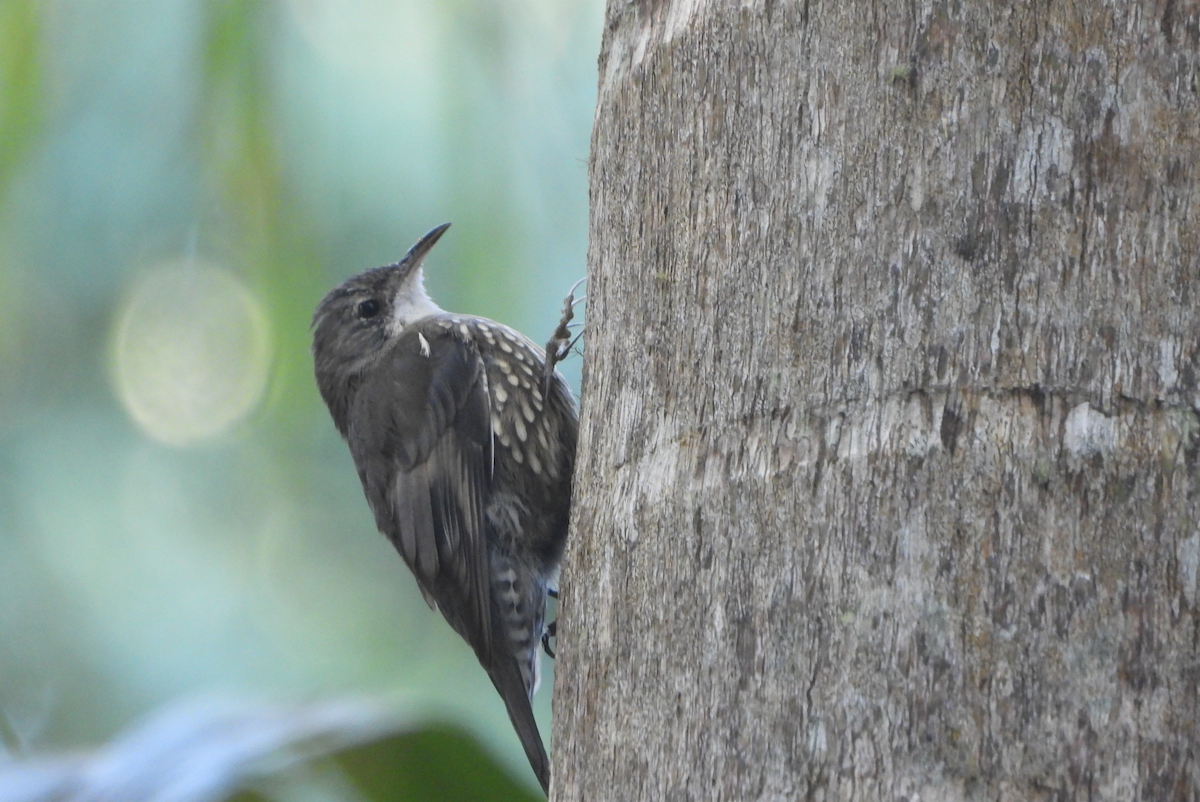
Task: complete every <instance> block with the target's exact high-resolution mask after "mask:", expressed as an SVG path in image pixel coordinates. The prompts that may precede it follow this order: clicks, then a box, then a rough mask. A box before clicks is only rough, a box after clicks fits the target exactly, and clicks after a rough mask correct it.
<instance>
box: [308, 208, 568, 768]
mask: <svg viewBox="0 0 1200 802" xmlns="http://www.w3.org/2000/svg"><path fill="white" fill-rule="evenodd" d="M446 228H448V224H447V225H443V226H439V227H438V228H435V229H434V230H433V231H431V232H429V233H428V234H426V235H425V236H424V237H422V238H421V240H419V241H418V242H417V244H416V245H414V246H413V248H412V249H411V250H410V251H409V252H408V254H407V255H406V256H405V257H404V259H402V260H401V261H400V262H398V263H396V264H394V265H390V266H388V267H381V268H376V269H374V270H368V271H366V272H364V273H360V274H359V275H357V276H354V277H353V278H351V279H349V280H348V281H346V282H345V283H343V284H342V285H341V286H339V287H337V288H335V289H334V290H332V291H331V292H330V293H329V294H328V295H326V296H325V298H324V299H323V300H322V301H321V303H320V304H319V305H318V306H317V310H316V313H315V314H314V316H313V329H314V332H313V361H314V367H315V372H316V378H317V385H318V387H319V389H320V391H321V396H322V398H323V399H324V400H325V403H326V405H327V406H328V407H329V411H330V414H331V415H332V417H333V421H334V424H335V425H336V426H337V429H338V431H339V432H340V433H341V434H342V436H343V437H344V438H345V439H346V442H347V443H348V444H349V446H350V452H351V454H352V455H353V457H354V463H355V465H356V466H357V468H358V475H359V479H360V480H361V481H362V486H363V492H364V493H365V495H366V497H367V502H368V503H369V505H370V507H371V510H372V511H373V512H374V514H375V523H376V525H377V526H378V527H379V530H380V531H381V532H383V533H384V534H385V535H387V537H388V538H389V539H390V540H391V541H392V543H393V544H394V545H395V547H396V549H397V550H398V551H399V552H400V555H401V556H402V557H403V558H404V561H405V562H406V563H407V564H408V566H409V568H410V569H412V572H413V575H414V576H415V577H416V580H417V585H418V586H419V587H420V589H421V592H422V594H423V595H424V596H425V599H426V601H427V602H429V604H430V606H431V607H433V608H434V609H437V610H440V611H441V612H442V615H443V616H445V618H446V620H447V621H448V622H449V623H450V626H452V627H453V628H454V630H455V631H456V632H458V634H459V635H461V636H462V637H463V638H464V639H465V640H466V641H467V643H469V644H470V645H471V647H472V648H473V649H474V650H475V654H476V656H477V657H478V658H479V662H480V664H481V665H482V666H483V667H484V669H485V670H486V671H487V673H488V676H489V677H491V679H492V682H493V684H494V685H495V686H496V689H497V690H498V691H499V692H500V696H501V697H502V698H503V699H504V702H505V705H506V706H507V708H508V714H509V718H510V719H511V720H512V723H513V727H514V728H515V729H516V731H517V734H518V736H519V737H520V739H521V743H522V745H523V746H524V748H525V753H526V755H527V756H528V758H529V762H530V764H531V765H532V766H533V769H534V772H535V773H536V774H537V776H538V779H539V781H540V782H541V784H542V787H543V789H546V790H547V791H548V789H549V777H550V768H549V761H548V759H547V757H546V752H545V748H544V746H543V745H542V740H541V735H540V734H539V732H538V728H537V724H536V723H535V721H534V718H533V709H532V707H531V704H530V700H531V698H532V695H533V691H534V690H535V689H536V686H537V681H538V659H539V653H538V649H539V644H540V641H541V635H542V628H543V613H544V608H545V601H546V595H547V592H548V590H550V589H552V588H554V586H555V583H556V582H557V573H558V564H559V561H560V560H561V557H562V551H563V546H564V544H565V540H566V533H567V520H568V514H569V511H570V503H571V473H572V470H573V465H574V457H575V443H576V438H577V432H578V422H577V418H576V413H575V406H574V401H573V399H572V397H571V393H570V390H569V389H568V388H567V385H566V382H565V381H564V380H563V378H562V376H561V375H559V374H558V373H554V374H553V376H554V378H553V380H552V381H551V382H550V383H549V385H548V387H547V386H546V385H544V384H543V372H544V364H545V354H544V353H543V351H542V349H541V348H539V347H538V346H537V345H535V344H534V343H533V342H532V341H530V340H529V339H527V338H526V337H524V336H522V335H521V334H519V333H517V332H516V331H514V330H512V329H510V328H508V327H507V326H504V325H502V324H500V323H496V322H495V321H491V320H486V319H484V318H477V317H470V316H464V315H454V314H449V313H447V312H445V311H443V310H442V309H440V308H439V307H437V306H436V305H435V304H434V303H433V302H432V301H431V300H430V299H429V297H428V296H427V295H426V294H425V290H424V287H423V279H422V271H421V261H422V259H423V258H424V256H425V255H426V254H427V253H428V252H429V250H430V248H432V247H433V244H434V243H435V242H437V240H438V238H439V237H440V236H441V235H442V234H443V233H444V232H445V230H446Z"/></svg>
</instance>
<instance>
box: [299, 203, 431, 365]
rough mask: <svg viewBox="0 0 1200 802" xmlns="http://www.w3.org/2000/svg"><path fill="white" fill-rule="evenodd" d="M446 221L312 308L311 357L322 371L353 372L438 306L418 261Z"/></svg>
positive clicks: (354, 277) (337, 289)
mask: <svg viewBox="0 0 1200 802" xmlns="http://www.w3.org/2000/svg"><path fill="white" fill-rule="evenodd" d="M449 227H450V224H449V223H443V224H442V225H440V226H438V227H437V228H435V229H433V230H432V231H430V232H429V233H428V234H426V235H425V236H423V237H421V239H419V240H417V243H416V244H415V245H413V246H412V248H410V249H409V251H408V253H406V254H405V255H404V258H403V259H401V260H400V261H399V262H396V263H395V264H393V265H387V266H386V267H376V268H374V269H372V270H366V271H364V272H362V273H359V274H358V275H356V276H353V277H351V278H349V279H346V281H344V282H343V283H342V284H340V285H338V286H337V287H335V288H334V289H332V290H330V291H329V294H328V295H326V296H325V297H324V298H323V299H321V303H319V304H317V311H316V312H315V313H313V321H312V328H313V361H314V363H315V368H316V371H317V376H318V379H320V377H321V375H322V373H338V374H346V373H354V372H357V371H358V370H360V369H361V368H362V367H363V366H364V365H366V364H368V363H369V362H370V361H371V360H372V359H373V358H374V357H376V356H378V355H379V353H380V352H381V351H382V350H383V348H384V347H385V346H386V345H387V344H388V343H389V342H391V341H392V340H393V339H395V338H396V337H398V336H399V335H400V333H401V332H403V331H404V329H405V327H407V326H408V325H409V324H410V323H413V322H415V321H417V320H420V319H422V318H425V317H428V316H430V315H433V314H437V313H438V312H441V311H442V310H441V309H440V308H438V306H437V305H436V304H434V303H433V301H432V300H430V298H429V296H428V295H426V294H425V286H424V277H423V275H422V270H421V262H422V261H423V260H424V258H425V255H426V254H428V253H429V251H430V250H431V249H432V248H433V246H434V244H435V243H436V242H437V241H438V239H439V238H440V237H441V236H442V234H444V233H445V232H446V229H447V228H449Z"/></svg>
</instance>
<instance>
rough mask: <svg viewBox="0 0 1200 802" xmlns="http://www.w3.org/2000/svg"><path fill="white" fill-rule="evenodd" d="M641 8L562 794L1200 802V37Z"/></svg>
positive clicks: (1198, 16)
mask: <svg viewBox="0 0 1200 802" xmlns="http://www.w3.org/2000/svg"><path fill="white" fill-rule="evenodd" d="M1198 5H1200V4H1198V3H1197V2H1195V0H1165V2H1164V1H1161V0H1160V2H1126V1H1125V0H1109V2H1101V1H1100V0H1087V1H1086V2H1085V1H1084V0H1075V2H1037V3H1032V2H1026V3H1016V4H1012V5H1010V4H1008V3H997V2H992V0H958V2H934V3H930V2H895V3H887V2H878V1H877V2H868V1H867V0H859V1H857V2H855V1H852V0H836V2H828V1H826V2H822V1H821V0H811V2H800V1H798V2H786V1H785V0H766V1H765V2H764V1H763V0H759V1H757V2H755V1H750V2H746V3H738V2H733V0H710V1H709V2H705V0H676V1H675V2H670V3H668V2H653V1H652V0H642V1H641V2H638V1H637V0H635V1H634V2H627V0H610V3H609V9H608V14H607V20H606V26H607V27H606V29H605V32H604V43H603V48H602V52H601V56H600V92H599V103H598V108H597V112H596V124H595V131H594V134H593V139H592V154H591V193H592V195H591V200H592V212H591V251H590V256H589V275H590V278H591V284H590V287H589V290H588V292H589V295H588V298H589V308H588V314H587V317H588V334H587V362H586V371H585V380H584V386H583V429H582V436H581V440H580V450H579V460H578V467H577V474H576V491H575V492H576V497H575V508H574V523H573V530H572V542H571V545H570V547H569V553H568V557H567V563H566V566H565V568H564V574H563V585H564V586H563V605H562V616H561V620H560V625H559V626H560V628H559V632H560V633H561V640H560V649H559V662H558V677H557V687H556V688H555V695H554V703H555V721H554V725H555V726H554V735H555V739H554V761H555V762H554V770H555V775H554V785H555V798H556V799H560V800H589V802H591V801H593V800H604V799H615V800H635V799H645V800H708V799H724V800H740V799H817V800H843V799H863V800H874V799H888V800H899V799H907V800H910V801H911V800H917V799H921V800H951V799H987V800H1032V799H1037V800H1075V799H1080V800H1082V799H1112V800H1132V799H1138V800H1196V799H1197V798H1200V791H1198V788H1200V764H1198V759H1200V755H1198V754H1197V752H1198V740H1200V725H1198V722H1197V718H1198V713H1200V709H1198V702H1197V693H1198V688H1197V684H1198V680H1200V647H1198V645H1197V643H1198V638H1200V613H1198V605H1200V598H1198V594H1197V567H1198V561H1200V493H1198V490H1200V419H1198V417H1197V409H1198V408H1200V386H1198V383H1197V380H1198V376H1200V348H1198V343H1197V339H1198V337H1200V95H1198V91H1200V8H1198Z"/></svg>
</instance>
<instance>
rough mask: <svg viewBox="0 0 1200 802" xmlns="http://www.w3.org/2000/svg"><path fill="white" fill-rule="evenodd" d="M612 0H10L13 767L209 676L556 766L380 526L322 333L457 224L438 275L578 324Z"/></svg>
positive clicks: (5, 617)
mask: <svg viewBox="0 0 1200 802" xmlns="http://www.w3.org/2000/svg"><path fill="white" fill-rule="evenodd" d="M602 18H603V8H602V0H568V1H567V2H564V0H353V2H344V0H274V1H273V2H267V1H266V0H264V1H263V2H221V1H218V0H214V1H213V2H201V1H200V0H170V1H164V0H154V1H152V0H144V1H143V2H135V1H133V0H128V1H127V2H119V1H117V0H105V1H103V2H101V1H100V0H61V1H59V2H50V1H49V0H47V1H46V2H28V1H27V0H3V1H2V2H0V765H2V764H3V763H4V762H6V761H7V762H9V763H12V762H20V761H26V760H28V759H29V758H30V757H31V756H39V755H45V754H52V753H56V752H60V751H62V750H64V749H68V748H79V747H94V746H96V745H98V744H101V743H104V742H106V741H109V740H110V739H112V738H113V737H114V736H115V735H117V734H118V733H121V732H123V731H127V730H128V729H129V728H131V727H134V728H136V727H137V726H138V724H137V722H139V721H144V720H145V719H146V717H147V716H148V715H150V714H151V713H152V712H153V711H161V710H162V709H164V706H166V707H168V708H169V707H170V706H171V705H172V704H176V703H178V702H179V700H195V699H204V698H213V697H214V696H215V695H220V696H222V698H225V697H229V696H236V697H237V698H239V699H254V700H263V701H264V702H270V703H277V704H296V705H303V704H306V703H310V702H312V703H315V702H319V701H321V700H328V699H331V698H339V697H341V696H345V695H354V696H356V697H363V698H371V699H373V698H386V699H390V700H393V701H394V702H395V703H396V705H398V709H401V710H403V711H405V712H404V713H403V715H404V716H407V717H408V720H409V722H410V724H409V730H410V731H411V732H413V733H418V732H419V731H420V730H421V728H422V727H424V726H426V724H432V725H433V729H432V730H430V732H433V733H435V734H436V733H437V732H450V733H451V734H452V735H453V736H454V737H453V738H451V739H450V740H451V741H453V742H454V743H460V742H461V743H462V744H464V746H463V747H462V750H463V751H464V754H465V753H470V754H471V758H470V759H471V761H473V762H478V761H479V760H483V759H485V758H486V759H494V760H495V761H497V763H498V765H499V766H500V767H501V768H502V770H503V771H504V772H506V773H508V774H509V775H510V776H512V777H513V778H515V779H516V781H517V782H518V784H519V785H520V787H521V788H523V789H525V790H528V789H529V788H535V787H536V786H535V784H534V780H533V778H532V774H531V773H530V772H529V770H528V768H527V766H526V764H525V759H524V756H523V754H522V753H521V750H520V747H519V744H518V742H517V739H516V737H515V735H514V734H513V733H512V731H511V728H510V726H509V723H508V720H507V717H506V715H505V713H504V709H503V705H502V704H501V703H500V701H499V698H498V697H497V696H496V694H495V692H494V690H493V689H492V687H491V685H490V683H489V682H488V680H487V678H486V676H485V675H484V673H483V672H482V670H480V669H479V667H478V665H477V663H476V661H475V659H474V656H473V655H472V653H471V652H470V651H469V649H468V648H467V647H466V646H465V645H464V644H463V643H462V642H461V641H459V640H458V638H457V637H456V636H455V635H453V633H452V632H451V631H450V629H449V628H448V627H447V626H446V625H445V624H444V622H443V621H442V620H441V618H440V617H439V616H436V615H435V614H433V613H431V612H430V611H429V610H428V608H427V607H426V606H425V604H424V603H423V602H422V601H421V598H420V596H419V594H418V593H417V591H416V589H415V585H414V583H413V581H412V579H411V577H410V576H409V575H408V573H407V571H406V570H405V568H404V567H403V565H402V563H401V561H400V560H399V558H398V557H397V556H396V555H395V553H394V551H393V550H392V548H391V546H390V545H389V544H388V543H386V542H385V541H384V539H383V538H382V537H381V536H379V535H378V534H376V532H375V530H374V526H373V523H372V520H371V516H370V513H369V511H368V510H367V507H366V504H365V503H364V501H363V499H362V495H361V491H360V488H359V486H358V480H357V476H356V474H355V471H354V468H353V466H352V463H351V461H350V458H349V454H348V452H347V450H346V448H345V446H344V444H343V443H342V442H341V441H340V440H339V438H338V436H337V434H336V432H335V431H334V429H333V426H332V424H331V423H330V421H329V419H328V415H327V413H326V412H325V410H324V408H323V407H322V405H321V403H320V400H319V398H318V395H317V392H316V389H315V387H314V384H313V380H312V374H311V360H310V358H309V351H308V348H309V329H308V327H309V321H310V316H311V313H312V309H313V307H314V306H315V304H316V302H317V301H318V300H319V299H320V297H321V296H322V295H323V294H324V292H325V291H326V290H327V289H329V288H330V287H332V286H333V285H334V284H336V283H338V282H340V281H341V280H342V279H344V278H345V277H347V276H349V275H351V274H352V273H355V272H358V271H359V270H362V269H365V268H368V267H374V266H377V265H381V264H386V263H389V262H393V261H395V260H396V259H398V258H399V257H400V256H401V255H402V254H403V253H404V251H405V250H407V248H408V247H409V245H411V243H412V242H413V241H414V240H415V239H416V238H417V237H418V236H419V235H420V234H422V233H423V232H425V231H426V230H428V229H430V228H432V227H433V226H434V225H436V224H438V223H441V222H444V221H451V222H453V227H452V228H451V229H450V231H449V232H448V234H447V236H446V237H444V238H443V239H442V241H441V243H439V245H438V246H437V248H436V249H435V250H434V252H433V254H432V255H431V257H430V258H429V260H428V262H427V267H426V275H427V282H428V287H429V290H430V293H431V295H433V297H434V298H435V299H436V300H438V301H439V303H440V304H441V305H442V306H444V307H446V308H449V309H453V310H455V311H462V312H470V313H474V314H480V315H485V316H488V317H492V318H495V319H497V320H500V321H503V322H505V323H508V324H510V325H513V326H515V327H517V328H519V329H521V330H522V331H525V332H526V333H528V334H529V335H530V336H531V337H533V339H535V340H537V341H539V342H544V341H545V340H546V339H547V338H548V336H549V334H550V332H551V331H552V329H553V327H554V323H555V321H556V320H557V318H558V314H559V309H560V306H561V303H562V298H563V296H564V294H565V293H566V291H567V289H568V288H569V287H570V285H571V284H572V283H573V282H574V281H575V280H576V279H577V278H579V277H581V276H582V275H583V273H584V260H585V250H586V236H587V170H586V160H587V151H588V136H589V131H590V126H591V120H592V113H593V105H594V99H595V85H596V74H595V72H596V68H595V65H596V57H597V53H598V50H599V40H600V33H601V25H602ZM578 368H579V366H578V360H577V359H576V360H573V361H572V362H570V363H568V364H567V366H566V371H565V372H567V373H568V378H569V379H570V380H571V382H572V385H573V386H574V387H575V388H576V390H577V389H578V372H579V369H578ZM547 663H548V664H549V667H550V668H552V663H550V662H549V661H547ZM552 683H553V674H552V672H551V673H548V675H547V676H546V677H545V678H544V680H543V685H542V690H541V691H540V693H539V695H538V698H537V703H536V709H537V711H538V715H539V721H540V723H541V726H542V728H543V733H544V734H547V735H548V733H549V729H550V728H549V710H550V705H549V696H550V687H551V685H552ZM201 704H203V703H201ZM460 735H461V736H462V737H461V738H460V737H459V736H460ZM456 739H457V740H456ZM447 743H449V741H448V742H447ZM439 748H440V747H439ZM456 748H457V747H455V748H450V749H449V750H448V752H447V753H448V754H449V753H453V752H454V751H455V749H456ZM471 750H478V752H479V754H480V755H483V756H484V757H478V756H477V755H476V754H475V752H472V751H471ZM434 751H435V752H436V751H437V750H436V749H435V750H434ZM443 751H446V750H443ZM384 758H385V759H386V755H385V756H384ZM447 759H450V758H447ZM331 793H332V792H331ZM347 793H349V792H347ZM362 793H366V792H362ZM272 794H274V795H275V797H276V798H285V797H287V793H286V792H283V791H278V790H277V791H274V792H272ZM281 794H282V797H281V796H280V795H281ZM304 798H316V797H311V795H310V796H306V797H304ZM319 798H341V797H339V796H338V795H337V794H336V793H335V794H333V795H332V796H325V797H319ZM347 798H367V797H366V796H357V797H356V796H354V794H353V793H350V796H349V797H347ZM371 798H374V797H371Z"/></svg>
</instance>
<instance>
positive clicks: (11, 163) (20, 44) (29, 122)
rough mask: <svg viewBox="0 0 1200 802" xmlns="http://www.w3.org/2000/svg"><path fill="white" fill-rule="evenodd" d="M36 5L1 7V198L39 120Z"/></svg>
mask: <svg viewBox="0 0 1200 802" xmlns="http://www.w3.org/2000/svg"><path fill="white" fill-rule="evenodd" d="M37 11H38V4H37V3H36V2H35V0H5V1H4V2H2V3H0V194H2V193H3V191H4V189H5V188H6V187H7V186H8V182H9V180H10V179H11V177H12V173H13V171H14V170H15V169H16V167H17V165H18V164H19V163H20V162H21V158H22V157H23V156H24V155H25V151H26V149H27V147H28V146H29V144H30V143H31V142H32V141H33V135H34V133H35V132H36V130H37V123H38V120H39V111H40V109H39V103H38V98H39V88H40V84H41V80H40V79H41V69H40V66H41V64H40V61H39V58H38V55H39V54H38V50H39V47H38V45H39V43H40V39H39V33H40V32H39V26H38V16H37Z"/></svg>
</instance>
